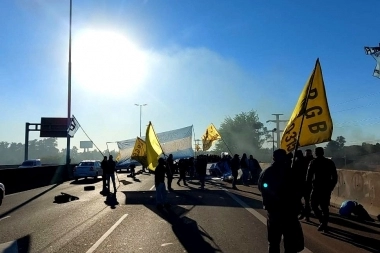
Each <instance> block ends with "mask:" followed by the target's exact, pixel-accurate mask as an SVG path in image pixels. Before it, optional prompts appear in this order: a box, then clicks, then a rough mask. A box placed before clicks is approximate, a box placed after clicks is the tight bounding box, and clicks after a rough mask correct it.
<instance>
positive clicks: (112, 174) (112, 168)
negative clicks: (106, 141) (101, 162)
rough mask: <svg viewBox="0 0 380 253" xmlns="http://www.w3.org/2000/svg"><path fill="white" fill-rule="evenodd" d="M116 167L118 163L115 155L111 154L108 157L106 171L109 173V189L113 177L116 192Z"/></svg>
mask: <svg viewBox="0 0 380 253" xmlns="http://www.w3.org/2000/svg"><path fill="white" fill-rule="evenodd" d="M115 167H116V163H115V161H114V160H113V156H112V155H110V156H109V158H108V163H107V171H106V175H107V188H108V190H109V189H110V178H111V180H112V184H113V190H114V193H116V183H115V170H116V169H115Z"/></svg>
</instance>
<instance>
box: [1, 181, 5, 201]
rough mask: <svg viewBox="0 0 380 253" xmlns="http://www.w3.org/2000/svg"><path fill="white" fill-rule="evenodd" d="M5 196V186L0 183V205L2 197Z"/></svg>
mask: <svg viewBox="0 0 380 253" xmlns="http://www.w3.org/2000/svg"><path fill="white" fill-rule="evenodd" d="M4 197H5V186H4V185H3V184H2V183H0V206H1V204H2V203H3V198H4Z"/></svg>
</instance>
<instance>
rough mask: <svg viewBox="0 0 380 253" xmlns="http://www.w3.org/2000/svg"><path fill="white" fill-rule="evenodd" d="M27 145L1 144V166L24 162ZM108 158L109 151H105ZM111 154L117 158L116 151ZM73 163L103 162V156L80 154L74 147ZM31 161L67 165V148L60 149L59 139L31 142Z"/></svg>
mask: <svg viewBox="0 0 380 253" xmlns="http://www.w3.org/2000/svg"><path fill="white" fill-rule="evenodd" d="M24 152H25V145H24V144H22V143H15V142H12V143H9V142H4V141H2V142H0V164H1V165H18V164H21V163H22V162H23V161H24ZM103 154H104V155H107V156H108V150H104V151H103ZM110 154H111V155H113V156H114V157H116V156H117V152H116V151H115V150H110ZM70 157H71V163H73V164H75V163H79V162H80V161H82V160H102V159H103V157H102V154H101V153H100V152H99V151H98V150H92V151H88V152H79V149H78V148H77V147H76V146H74V147H73V148H72V149H71V150H70ZM28 158H29V159H41V162H42V163H43V164H65V162H66V148H64V149H61V150H59V149H58V140H57V138H43V139H40V140H37V139H35V140H30V141H29V147H28Z"/></svg>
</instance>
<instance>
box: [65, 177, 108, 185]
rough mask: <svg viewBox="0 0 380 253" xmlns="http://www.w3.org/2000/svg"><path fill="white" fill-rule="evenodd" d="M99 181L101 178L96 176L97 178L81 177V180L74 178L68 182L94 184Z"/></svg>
mask: <svg viewBox="0 0 380 253" xmlns="http://www.w3.org/2000/svg"><path fill="white" fill-rule="evenodd" d="M100 181H102V179H101V178H97V179H93V178H91V179H89V178H87V179H81V180H74V181H72V182H71V183H70V184H96V183H98V182H100Z"/></svg>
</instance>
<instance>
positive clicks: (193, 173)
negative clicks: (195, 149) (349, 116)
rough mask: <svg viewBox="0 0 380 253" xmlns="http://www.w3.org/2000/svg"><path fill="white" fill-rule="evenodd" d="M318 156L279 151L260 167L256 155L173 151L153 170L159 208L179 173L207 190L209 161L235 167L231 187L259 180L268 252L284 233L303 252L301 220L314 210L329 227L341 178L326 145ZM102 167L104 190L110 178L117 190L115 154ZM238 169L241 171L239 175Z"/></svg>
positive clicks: (322, 228)
mask: <svg viewBox="0 0 380 253" xmlns="http://www.w3.org/2000/svg"><path fill="white" fill-rule="evenodd" d="M314 154H315V157H314V156H313V153H312V151H311V150H310V149H308V150H306V151H305V154H303V152H302V151H301V150H297V151H296V152H295V154H294V157H293V153H291V152H290V153H287V152H286V151H285V150H283V149H278V150H275V151H274V152H273V163H272V164H271V165H270V166H269V167H268V168H267V169H265V170H261V167H260V164H259V162H258V161H257V160H256V159H255V158H254V157H253V155H250V156H249V158H248V156H247V154H245V153H244V154H243V155H242V157H241V158H240V156H239V155H238V154H235V155H234V156H233V157H231V156H230V155H228V154H226V155H225V156H222V157H220V158H216V156H215V157H214V156H213V157H212V159H210V156H207V155H199V156H197V157H196V159H194V158H193V157H191V158H188V159H179V160H178V161H176V162H175V161H174V159H173V155H172V154H170V155H169V156H168V157H167V158H166V159H164V158H159V159H158V165H157V167H156V168H155V171H154V174H155V188H156V204H157V208H158V209H162V208H164V207H170V204H169V203H168V202H167V190H168V191H169V192H172V191H173V188H172V182H173V179H174V177H173V175H174V174H176V173H178V174H179V177H178V181H177V182H176V183H177V184H178V185H181V183H183V184H184V185H185V186H187V177H189V178H191V179H194V178H195V177H197V178H198V179H199V182H200V189H204V187H205V178H206V171H207V164H208V163H209V162H210V160H212V161H214V162H215V161H217V162H218V163H225V164H226V165H227V166H229V168H230V169H231V174H232V178H233V180H232V188H233V189H238V188H237V187H236V185H237V182H238V180H241V183H242V184H243V185H246V186H249V185H250V183H251V184H257V186H258V189H259V191H260V192H261V194H262V199H263V206H264V209H265V210H267V230H268V243H269V252H280V243H281V238H282V236H283V238H284V247H285V250H286V252H300V251H302V250H303V248H304V238H303V231H302V228H301V224H300V220H302V219H305V220H306V221H309V220H310V215H311V211H313V213H314V215H315V217H316V218H317V219H318V220H319V222H320V225H319V227H318V231H326V230H327V229H328V220H329V205H330V198H331V193H332V191H333V190H334V188H335V185H336V184H337V180H338V175H337V170H336V166H335V164H334V162H333V161H332V160H331V159H328V158H326V157H324V149H323V148H322V147H317V148H316V149H315V153H314ZM102 168H103V170H104V172H105V176H104V177H103V190H106V189H110V180H112V183H113V187H114V193H116V185H115V162H114V161H113V158H112V156H110V157H109V159H108V160H107V157H104V160H103V161H102ZM239 170H241V171H242V176H241V177H240V179H239V178H238V171H239ZM165 178H167V185H166V184H165ZM166 189H167V190H166ZM302 199H303V201H302Z"/></svg>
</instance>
